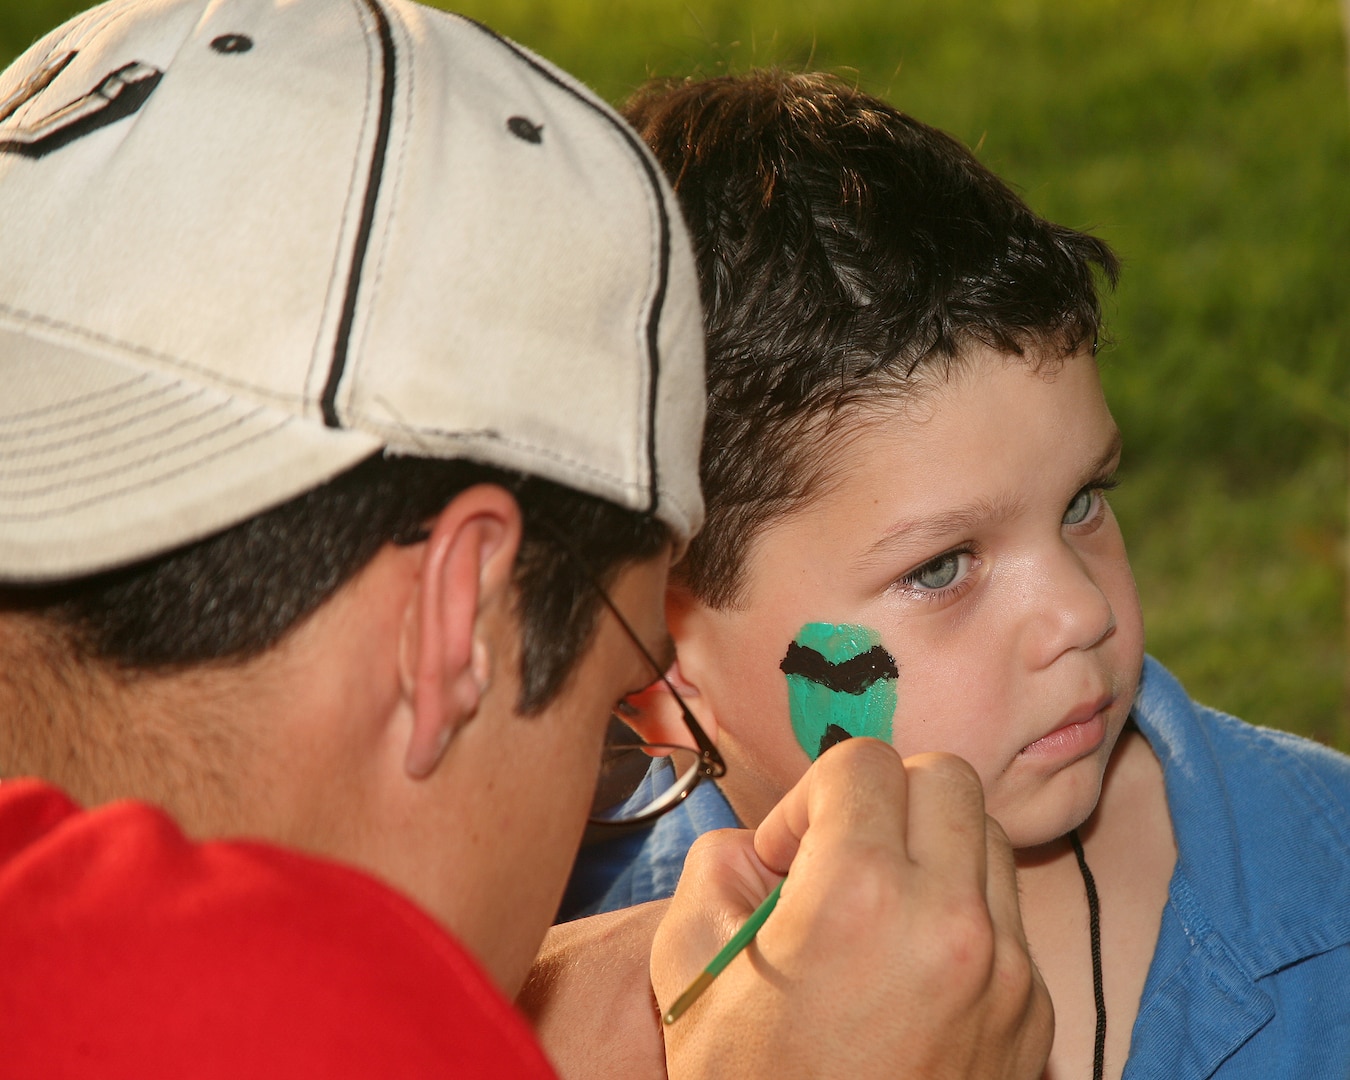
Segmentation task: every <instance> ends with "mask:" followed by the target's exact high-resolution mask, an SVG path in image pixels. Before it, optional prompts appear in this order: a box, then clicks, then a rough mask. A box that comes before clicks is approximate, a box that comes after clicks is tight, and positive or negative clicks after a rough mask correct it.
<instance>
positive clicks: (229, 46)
mask: <svg viewBox="0 0 1350 1080" xmlns="http://www.w3.org/2000/svg"><path fill="white" fill-rule="evenodd" d="M211 48H213V49H215V50H216V52H218V53H222V54H224V55H226V56H228V55H230V54H231V53H246V52H248V51H249V49H251V48H253V39H252V38H251V37H249V36H248V35H247V34H221V35H220V37H218V38H213V39H212V41H211Z"/></svg>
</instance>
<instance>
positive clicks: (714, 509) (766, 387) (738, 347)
mask: <svg viewBox="0 0 1350 1080" xmlns="http://www.w3.org/2000/svg"><path fill="white" fill-rule="evenodd" d="M623 112H624V114H625V115H626V116H627V118H628V120H629V121H630V122H631V123H632V124H633V125H634V126H635V127H636V128H637V129H638V131H639V133H640V134H641V135H642V136H643V137H644V138H645V139H646V140H647V142H648V144H649V145H650V146H651V147H652V149H653V150H654V151H655V153H656V156H657V158H658V159H659V160H660V161H661V164H662V166H663V167H664V168H665V170H666V172H667V174H668V175H669V177H670V178H671V181H672V182H673V184H674V186H675V190H676V193H677V194H678V195H679V198H680V204H681V207H682V208H683V210H684V214H685V218H686V221H687V222H688V225H689V230H690V233H691V235H692V237H693V241H694V249H695V256H696V259H697V262H698V270H699V277H700V282H701V288H702V297H703V305H704V321H705V324H706V327H707V339H708V407H709V411H708V419H707V427H706V428H705V432H704V439H703V456H702V462H701V474H702V481H703V489H704V498H705V499H706V501H707V520H706V523H705V525H704V527H703V531H702V532H701V533H700V534H699V535H698V536H697V537H695V539H694V542H693V544H692V545H691V547H690V549H689V553H688V554H687V555H686V556H685V558H684V560H683V561H682V563H681V564H680V566H679V567H678V568H677V576H678V578H679V579H680V581H681V582H682V583H683V584H684V585H685V587H687V588H688V589H689V590H690V591H691V592H692V593H693V594H694V596H696V597H697V598H698V599H699V600H701V601H702V602H703V603H705V604H708V605H710V606H713V607H724V606H728V605H732V604H735V603H736V601H737V599H738V595H739V589H740V586H741V582H742V570H743V564H744V559H745V554H746V552H747V551H748V549H749V545H750V543H751V542H752V540H753V539H754V537H755V536H756V535H757V533H758V532H759V531H760V530H761V529H763V528H764V527H765V526H766V525H767V524H769V523H771V522H772V521H774V520H776V519H777V518H779V517H781V516H782V515H783V514H785V513H788V512H789V511H791V510H792V509H793V508H794V507H796V506H799V505H800V504H801V503H802V502H803V501H804V500H805V499H806V498H808V497H809V496H810V495H811V493H812V492H813V490H814V484H815V483H816V481H817V480H818V479H819V477H820V476H821V475H822V473H821V470H820V468H819V465H818V462H819V460H820V459H821V458H823V457H827V455H825V454H823V453H822V449H823V448H822V446H821V442H822V440H823V439H825V438H827V435H826V433H827V432H829V431H830V430H831V428H832V425H831V423H830V421H831V420H832V419H834V418H837V417H839V415H840V413H841V410H842V409H843V408H844V407H845V406H847V405H849V404H851V403H854V402H858V401H860V400H867V399H868V398H875V397H876V396H877V395H879V394H884V395H895V394H897V393H904V391H905V390H906V388H907V387H912V386H914V385H916V384H917V383H918V382H919V381H920V380H921V379H924V378H927V377H931V376H932V375H933V374H935V373H936V374H938V375H941V374H942V373H943V372H945V371H947V370H949V369H950V365H951V364H952V363H953V362H954V361H956V360H957V359H958V358H959V357H960V356H961V354H962V352H963V350H966V349H968V348H970V347H972V346H975V345H985V346H988V347H990V348H993V349H995V350H997V351H999V352H1001V353H1005V354H1011V355H1016V356H1027V358H1028V362H1032V363H1041V362H1044V361H1046V360H1047V359H1051V360H1052V359H1055V358H1061V357H1064V356H1067V355H1070V354H1072V353H1075V352H1077V351H1078V350H1079V349H1081V348H1082V347H1084V346H1085V345H1088V344H1095V342H1096V339H1097V336H1098V333H1099V330H1100V326H1101V309H1100V304H1099V301H1098V296H1097V275H1098V272H1100V273H1101V274H1102V275H1103V276H1104V277H1105V278H1106V279H1107V280H1108V281H1109V282H1110V283H1111V284H1112V285H1114V283H1115V280H1116V274H1117V271H1118V262H1117V260H1116V257H1115V255H1114V254H1113V253H1112V252H1111V250H1110V249H1109V248H1108V247H1107V246H1106V245H1105V244H1104V243H1102V241H1100V240H1098V239H1096V238H1095V237H1092V236H1088V235H1085V234H1083V233H1081V232H1076V231H1074V230H1072V229H1067V228H1063V227H1062V226H1059V225H1054V224H1052V223H1051V222H1048V221H1046V220H1044V219H1043V218H1040V217H1038V216H1037V215H1035V214H1034V213H1032V211H1031V210H1030V209H1029V208H1028V207H1027V206H1026V204H1025V203H1024V202H1023V201H1022V200H1021V199H1020V198H1018V197H1017V195H1015V194H1014V193H1013V192H1012V190H1011V189H1009V188H1008V186H1007V185H1006V184H1004V183H1003V182H1002V181H1001V180H999V179H998V177H996V176H995V175H994V174H993V173H991V172H990V171H989V170H988V169H986V168H985V167H984V166H983V165H981V164H980V163H979V161H977V160H976V158H975V156H974V155H973V154H972V153H971V152H970V151H969V150H967V149H966V148H965V147H964V146H963V145H962V144H961V143H959V142H957V141H956V140H955V139H953V138H952V137H951V136H949V135H946V134H944V133H943V132H940V131H938V130H936V129H934V128H931V127H929V126H927V125H926V124H922V123H919V122H918V121H917V120H914V119H913V118H911V117H909V116H906V115H905V114H904V113H902V112H900V111H898V110H897V109H895V108H893V107H891V106H890V105H888V104H886V103H885V102H883V101H881V100H879V99H877V98H874V97H871V96H869V95H867V94H864V93H862V92H861V91H859V90H857V89H856V88H854V87H852V86H850V85H848V84H847V83H845V82H843V81H842V80H840V79H838V78H835V77H833V76H830V75H826V74H790V73H785V72H781V71H772V70H764V71H756V72H752V73H750V74H746V75H739V76H723V77H719V78H712V79H706V80H683V81H676V82H670V81H665V82H654V83H652V84H649V85H648V86H646V87H644V88H643V89H641V90H639V91H638V92H637V94H636V95H634V97H633V98H632V99H631V100H630V101H629V102H628V103H627V104H626V105H625V107H624V109H623Z"/></svg>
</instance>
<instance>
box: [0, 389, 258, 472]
mask: <svg viewBox="0 0 1350 1080" xmlns="http://www.w3.org/2000/svg"><path fill="white" fill-rule="evenodd" d="M227 408H229V402H227V401H217V402H216V403H215V404H214V405H211V406H210V407H209V408H207V409H204V410H202V411H200V412H195V413H192V414H191V415H190V416H185V417H183V418H182V419H180V420H177V421H175V422H174V423H172V424H170V425H169V426H168V427H162V428H159V429H158V430H155V431H151V432H148V433H146V434H143V435H140V436H138V437H136V438H133V439H128V440H126V441H124V442H118V443H116V444H112V443H111V442H109V443H108V444H106V445H103V446H101V447H100V448H99V449H100V450H101V454H100V455H99V456H102V457H106V456H108V455H110V454H123V453H126V452H127V451H129V450H134V449H135V448H136V447H138V446H145V445H147V444H153V443H155V442H157V441H160V440H164V439H166V437H168V436H170V435H173V434H174V433H175V432H178V431H181V430H182V429H183V428H185V427H189V426H191V425H193V424H198V423H200V422H202V421H203V420H209V419H210V418H211V417H212V416H215V415H216V414H218V413H220V412H222V411H224V410H226V409H227ZM257 412H258V410H257V409H254V410H253V411H252V412H250V413H249V414H248V415H247V416H246V417H244V418H243V419H248V418H249V417H251V416H254V415H256V414H257ZM228 429H229V428H228V426H227V427H219V428H212V429H211V430H210V431H209V432H205V433H203V434H202V435H200V436H198V437H197V438H196V439H190V440H188V441H187V442H184V443H179V444H177V445H176V446H174V447H172V448H171V449H174V450H177V449H181V448H182V447H186V446H193V445H195V444H196V443H197V442H200V441H201V440H202V439H206V438H210V437H212V436H214V435H217V434H219V433H220V432H222V431H227V430H228ZM107 430H109V431H117V430H119V429H118V428H110V429H107ZM78 441H83V440H67V441H66V442H65V443H62V444H60V445H54V446H44V447H41V448H39V452H41V453H47V452H50V451H52V450H59V449H63V448H64V447H66V446H69V445H70V444H71V443H72V442H78ZM168 449H170V448H169V447H166V452H167V450H168ZM10 456H11V458H13V455H10ZM0 457H4V455H0ZM89 460H92V457H91V456H77V457H74V458H67V459H64V460H62V461H58V462H54V463H52V464H49V465H38V466H32V467H30V468H27V469H19V468H14V469H6V470H5V471H4V474H3V476H4V479H6V480H14V479H20V478H23V477H35V476H47V475H49V474H51V473H55V472H63V471H65V470H67V469H71V468H73V467H74V466H75V465H77V464H78V463H79V462H82V461H89ZM145 460H147V461H153V460H155V458H153V457H152V458H147V459H145ZM133 464H136V465H139V464H141V461H140V460H137V461H136V462H134V463H133ZM104 475H106V474H104Z"/></svg>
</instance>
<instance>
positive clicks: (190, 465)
mask: <svg viewBox="0 0 1350 1080" xmlns="http://www.w3.org/2000/svg"><path fill="white" fill-rule="evenodd" d="M260 412H262V409H261V408H258V409H253V410H252V411H250V412H249V413H247V414H245V415H244V416H240V417H237V418H236V419H234V420H233V421H231V422H230V423H229V424H226V425H225V426H223V427H219V428H215V429H213V430H212V431H210V432H208V433H206V434H204V435H202V436H200V437H198V438H196V439H192V440H190V441H189V442H186V443H182V444H180V445H178V446H174V447H170V448H166V449H165V450H164V451H163V452H161V453H158V454H152V455H151V456H150V457H147V458H144V459H142V460H140V461H138V462H136V464H137V465H139V466H141V467H144V466H147V465H150V464H153V463H154V462H157V461H163V460H164V459H166V458H169V457H170V456H171V455H174V454H178V453H181V452H182V451H183V450H185V449H187V448H189V447H193V446H199V445H200V444H201V443H203V442H205V441H206V440H208V439H210V438H214V437H217V436H219V435H222V434H225V433H227V432H230V431H232V430H234V429H236V428H239V427H242V426H243V425H245V424H247V423H249V422H250V421H252V420H253V419H254V418H255V417H256V416H257V415H258V413H260ZM293 420H294V417H290V416H287V417H282V418H281V419H280V420H278V422H277V423H275V424H272V425H271V426H270V427H268V428H265V429H264V430H262V431H259V432H257V433H256V434H254V435H252V436H250V437H249V438H247V439H245V440H243V441H242V442H237V443H233V444H231V445H230V446H228V447H223V448H221V449H220V450H218V451H216V452H215V453H213V454H208V455H206V456H205V457H194V458H193V459H192V460H191V461H187V462H184V464H183V465H181V466H180V467H179V468H177V469H174V470H173V471H171V472H166V473H159V474H156V475H155V476H153V477H151V478H148V479H146V480H143V481H140V482H138V483H134V484H128V485H127V486H126V487H122V488H117V489H116V490H109V491H101V492H98V493H97V494H94V495H91V496H90V497H89V498H87V499H85V500H84V501H82V502H79V503H70V504H68V505H67V506H66V507H64V508H63V509H64V510H66V511H69V510H72V509H75V508H77V507H80V506H93V505H95V504H96V503H100V502H107V501H108V500H109V499H113V498H119V497H121V496H123V495H126V494H127V493H128V492H134V491H143V490H146V489H148V488H152V487H155V486H156V485H158V484H162V483H164V482H165V481H167V480H171V479H172V478H173V477H175V476H178V475H180V474H182V473H185V472H195V471H197V470H199V469H201V468H202V467H203V466H204V465H206V464H207V463H208V462H211V461H215V460H216V459H217V458H220V457H224V456H226V455H227V454H233V453H235V452H236V451H238V450H239V449H241V448H242V447H246V446H250V445H252V444H253V443H255V442H257V441H258V440H259V439H263V438H268V437H270V436H271V435H273V434H275V433H276V432H277V431H279V430H280V429H281V428H283V427H285V426H287V425H288V424H290V423H291V422H292V421H293ZM124 469H125V466H114V467H113V468H112V469H109V470H106V471H105V472H103V473H94V474H85V475H82V476H81V477H79V483H80V484H81V485H84V484H87V483H88V482H89V481H90V480H99V479H102V478H104V477H108V476H117V475H118V474H119V473H120V472H122V471H123V470H124ZM73 486H75V485H74V484H73V483H66V484H49V485H48V486H46V487H44V488H34V489H32V490H29V491H19V492H16V491H14V490H12V489H0V495H3V496H4V498H6V499H11V500H16V501H17V500H19V499H31V498H34V497H40V496H43V495H50V494H51V493H52V492H56V491H60V490H61V489H62V488H69V487H73ZM46 516H50V515H48V514H26V515H19V514H0V521H19V520H28V519H33V518H39V517H46Z"/></svg>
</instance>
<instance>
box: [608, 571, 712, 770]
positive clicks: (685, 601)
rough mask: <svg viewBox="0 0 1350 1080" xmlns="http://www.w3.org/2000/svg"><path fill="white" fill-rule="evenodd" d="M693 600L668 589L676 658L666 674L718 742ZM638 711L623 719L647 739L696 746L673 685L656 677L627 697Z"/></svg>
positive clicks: (676, 744)
mask: <svg viewBox="0 0 1350 1080" xmlns="http://www.w3.org/2000/svg"><path fill="white" fill-rule="evenodd" d="M695 603H696V601H694V600H692V599H691V598H690V597H689V596H688V595H687V594H686V593H685V592H684V591H683V590H682V589H680V588H679V587H678V586H675V585H672V586H671V588H670V589H669V590H668V591H667V592H666V622H667V624H668V625H669V627H670V633H671V637H672V638H673V639H674V641H675V662H674V663H673V664H671V665H670V668H669V670H668V671H667V672H666V678H667V679H669V680H670V683H671V685H673V686H674V687H675V690H676V692H677V693H678V694H679V695H680V697H681V698H683V699H684V703H685V704H686V705H688V706H689V711H690V712H692V713H693V714H694V719H695V720H697V721H698V725H699V727H701V728H702V729H703V730H704V732H705V733H706V734H707V736H708V738H710V739H711V740H712V741H713V742H714V743H715V742H717V733H718V723H717V715H716V712H715V710H714V709H713V707H712V702H711V700H710V699H709V698H708V697H707V696H706V695H705V694H704V693H703V691H702V688H701V686H700V676H699V670H700V669H699V667H698V660H697V659H696V658H701V657H702V649H701V647H700V646H701V642H700V640H699V639H698V636H697V626H698V621H697V620H696V619H692V618H690V617H689V615H690V613H691V611H692V605H693V604H695ZM628 704H630V705H631V706H632V707H633V709H634V713H635V715H632V716H624V717H623V719H624V720H625V722H626V723H627V724H628V726H629V727H631V728H632V729H633V730H634V731H636V732H637V733H638V734H639V735H641V736H642V737H643V738H644V739H646V740H647V742H651V743H667V744H670V745H673V746H687V747H689V748H690V749H691V750H697V749H698V747H697V746H696V745H695V744H694V739H693V736H692V735H691V734H690V732H689V725H688V724H686V723H685V721H684V716H683V714H682V713H681V712H680V707H679V705H678V704H677V703H676V701H675V699H674V698H673V697H672V696H671V693H670V688H669V687H667V686H666V684H665V683H664V682H661V681H659V680H658V681H657V682H655V683H653V684H652V685H651V686H649V687H647V689H645V690H644V691H643V692H642V693H641V694H634V695H633V696H632V697H630V698H629V699H628Z"/></svg>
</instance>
